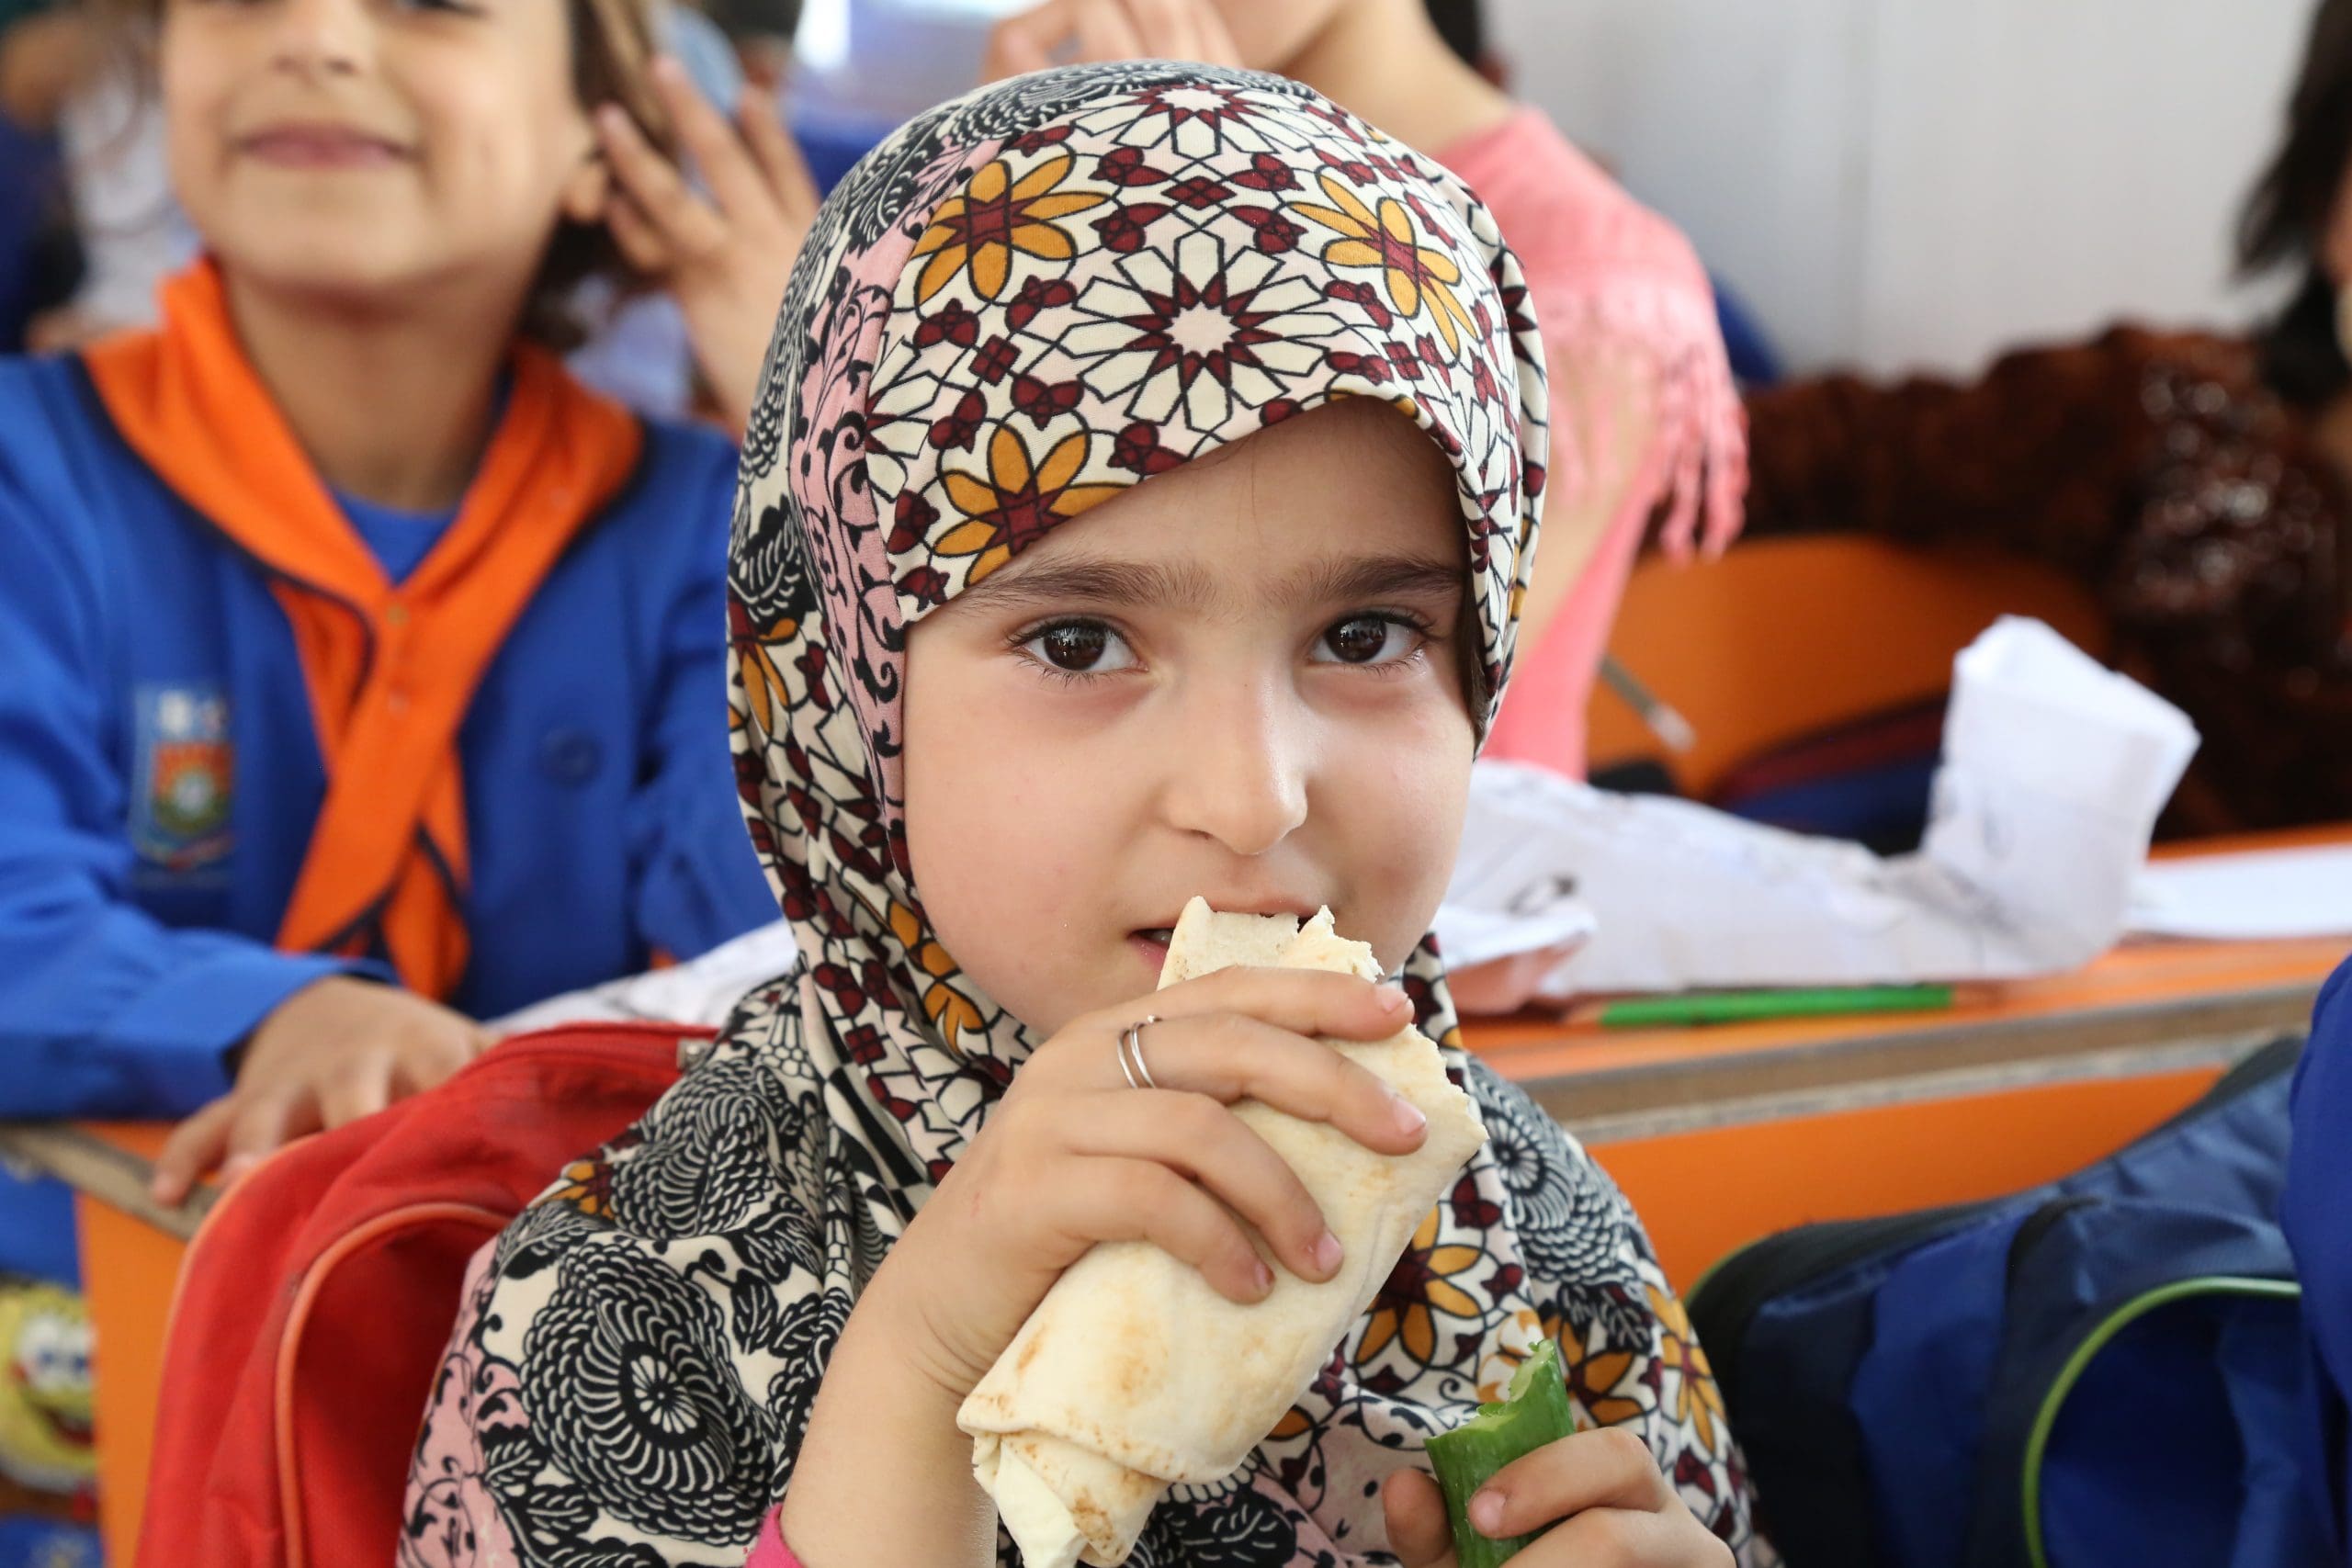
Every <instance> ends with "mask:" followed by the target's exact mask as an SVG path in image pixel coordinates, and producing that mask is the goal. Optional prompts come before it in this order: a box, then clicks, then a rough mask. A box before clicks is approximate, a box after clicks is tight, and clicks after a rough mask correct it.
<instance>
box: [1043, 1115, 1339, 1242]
mask: <svg viewBox="0 0 2352 1568" xmlns="http://www.w3.org/2000/svg"><path fill="white" fill-rule="evenodd" d="M1070 1147H1071V1149H1072V1150H1073V1151H1074V1152H1076V1153H1078V1154H1081V1155H1093V1156H1107V1157H1114V1158H1124V1159H1148V1160H1153V1161H1156V1162H1157V1163H1159V1164H1160V1165H1163V1166H1166V1167H1167V1168H1170V1170H1173V1171H1175V1172H1177V1173H1178V1174H1179V1175H1181V1176H1183V1177H1186V1178H1189V1179H1191V1180H1193V1181H1194V1182H1196V1183H1198V1184H1199V1185H1201V1186H1203V1187H1205V1188H1207V1189H1208V1190H1210V1191H1211V1192H1214V1193H1215V1194H1216V1196H1217V1197H1219V1198H1221V1199H1223V1200H1224V1201H1225V1202H1226V1205H1227V1207H1228V1208H1230V1209H1232V1210H1233V1212H1234V1213H1238V1214H1239V1215H1240V1216H1241V1217H1242V1218H1243V1219H1245V1220H1247V1221H1249V1222H1250V1224H1251V1225H1253V1226H1255V1227H1256V1228H1257V1231H1258V1234H1259V1235H1262V1236H1264V1237H1265V1238H1266V1241H1267V1244H1268V1245H1269V1246H1271V1247H1272V1248H1273V1250H1274V1256H1275V1258H1276V1259H1277V1260H1278V1261H1279V1262H1280V1263H1281V1264H1282V1265H1283V1268H1285V1269H1289V1270H1290V1271H1291V1272H1292V1273H1294V1274H1295V1275H1297V1276H1298V1277H1299V1278H1300V1279H1302V1280H1312V1281H1315V1282H1317V1283H1320V1282H1321V1281H1323V1280H1329V1278H1330V1277H1331V1276H1332V1275H1333V1274H1334V1273H1336V1272H1338V1270H1339V1267H1340V1261H1341V1256H1342V1255H1341V1253H1340V1243H1339V1241H1338V1239H1337V1238H1336V1237H1334V1236H1333V1235H1331V1233H1330V1230H1329V1227H1328V1226H1327V1225H1325V1224H1324V1223H1323V1212H1322V1211H1321V1210H1320V1209H1318V1208H1317V1206H1316V1203H1315V1198H1314V1195H1313V1194H1311V1193H1309V1192H1308V1191H1307V1190H1306V1184H1305V1183H1303V1182H1301V1181H1300V1180H1299V1179H1298V1173H1297V1172H1295V1171H1294V1170H1292V1169H1291V1168H1290V1167H1289V1165H1288V1164H1286V1163H1285V1162H1284V1161H1283V1157H1282V1156H1280V1155H1278V1154H1276V1153H1274V1151H1273V1150H1272V1149H1271V1148H1269V1147H1267V1146H1266V1141H1265V1140H1264V1139H1263V1138H1261V1137H1260V1136H1258V1134H1255V1133H1253V1132H1251V1131H1250V1129H1249V1128H1248V1127H1247V1126H1245V1125H1244V1124H1243V1123H1242V1122H1241V1121H1240V1119H1239V1118H1238V1117H1236V1116H1235V1115H1234V1114H1233V1112H1232V1111H1228V1110H1227V1109H1226V1108H1225V1107H1224V1106H1222V1105H1220V1104H1218V1103H1217V1102H1216V1100H1211V1099H1209V1098H1207V1097H1206V1096H1205V1095H1198V1094H1176V1093H1163V1094H1152V1093H1143V1094H1136V1093H1134V1092H1132V1091H1130V1090H1127V1089H1124V1088H1122V1089H1120V1090H1118V1091H1117V1092H1115V1093H1110V1094H1103V1095H1099V1096H1095V1097H1093V1098H1092V1099H1091V1100H1088V1101H1087V1102H1086V1109H1085V1111H1084V1112H1083V1117H1082V1120H1081V1121H1080V1125H1079V1127H1078V1129H1077V1131H1076V1133H1075V1134H1073V1135H1072V1137H1071V1140H1070Z"/></svg>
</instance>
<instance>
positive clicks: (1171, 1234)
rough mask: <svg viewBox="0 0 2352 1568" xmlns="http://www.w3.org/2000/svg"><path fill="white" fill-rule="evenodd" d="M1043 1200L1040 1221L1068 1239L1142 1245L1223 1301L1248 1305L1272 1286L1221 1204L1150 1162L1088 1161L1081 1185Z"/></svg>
mask: <svg viewBox="0 0 2352 1568" xmlns="http://www.w3.org/2000/svg"><path fill="white" fill-rule="evenodd" d="M1045 1203H1046V1208H1047V1211H1048V1212H1047V1213H1046V1216H1045V1218H1046V1221H1047V1223H1048V1224H1053V1225H1054V1226H1055V1227H1056V1228H1057V1229H1058V1230H1060V1231H1061V1232H1062V1234H1063V1235H1066V1236H1067V1237H1069V1239H1070V1240H1071V1241H1074V1242H1083V1243H1088V1244H1091V1243H1095V1242H1104V1241H1148V1242H1149V1243H1151V1244H1152V1245H1153V1246H1154V1247H1158V1248H1159V1249H1160V1250H1161V1251H1162V1252H1165V1253H1167V1254H1168V1255H1169V1256H1170V1257H1171V1258H1176V1259H1177V1260H1178V1261H1180V1262H1182V1263H1188V1264H1190V1265H1192V1266H1193V1268H1194V1269H1198V1270H1200V1274H1201V1277H1202V1278H1203V1279H1204V1280H1207V1281H1208V1282H1209V1285H1210V1286H1211V1288H1213V1289H1214V1290H1215V1291H1216V1292H1217V1293H1218V1294H1219V1295H1221V1296H1224V1297H1225V1298H1226V1299H1227V1300H1228V1301H1232V1302H1237V1303H1240V1304H1242V1305H1244V1306H1247V1305H1249V1304H1250V1303H1253V1302H1257V1301H1260V1300H1262V1299H1263V1298H1264V1296H1265V1294H1266V1292H1268V1291H1270V1290H1272V1288H1273V1284H1274V1276H1273V1270H1272V1269H1269V1268H1267V1267H1266V1264H1265V1260H1264V1259H1262V1258H1260V1257H1259V1256H1258V1252H1257V1249H1256V1248H1255V1247H1251V1246H1250V1238H1249V1237H1248V1236H1247V1235H1243V1234H1242V1230H1241V1226H1240V1225H1239V1224H1238V1223H1237V1222H1236V1221H1235V1220H1234V1217H1233V1216H1232V1215H1231V1214H1229V1213H1227V1212H1226V1211H1225V1209H1224V1207H1223V1205H1221V1204H1219V1203H1218V1202H1217V1201H1216V1199H1214V1198H1212V1197H1210V1196H1209V1195H1208V1194H1207V1193H1205V1192H1204V1191H1202V1190H1200V1189H1199V1188H1197V1187H1195V1186H1193V1184H1192V1183H1191V1182H1189V1181H1187V1180H1185V1179H1183V1178H1182V1177H1181V1176H1179V1175H1177V1174H1176V1173H1175V1172H1174V1171H1172V1170H1170V1169H1169V1168H1167V1167H1166V1166H1164V1165H1160V1164H1158V1163H1156V1162H1154V1161H1152V1160H1146V1159H1101V1160H1090V1161H1088V1162H1087V1168H1086V1179H1085V1180H1083V1181H1070V1182H1064V1183H1061V1184H1059V1185H1058V1186H1057V1189H1056V1190H1054V1191H1052V1192H1051V1193H1049V1194H1047V1195H1046V1199H1045Z"/></svg>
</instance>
